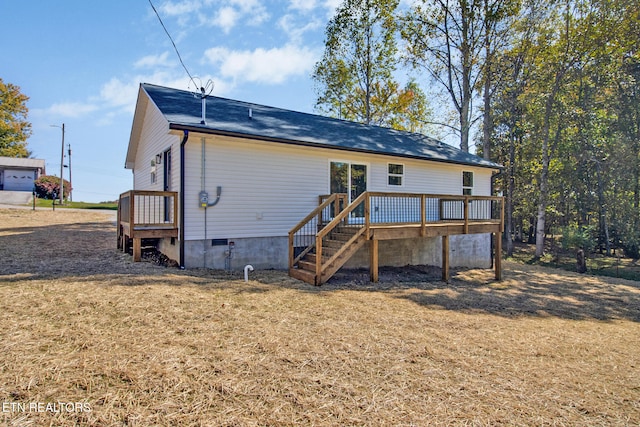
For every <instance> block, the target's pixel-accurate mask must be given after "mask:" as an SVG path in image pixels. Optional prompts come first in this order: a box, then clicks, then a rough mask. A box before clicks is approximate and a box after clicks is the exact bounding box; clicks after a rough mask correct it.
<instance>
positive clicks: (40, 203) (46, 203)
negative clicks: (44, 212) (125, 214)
mask: <svg viewBox="0 0 640 427" xmlns="http://www.w3.org/2000/svg"><path fill="white" fill-rule="evenodd" d="M58 202H59V201H58V200H56V201H55V204H56V209H107V210H118V202H117V201H116V202H100V203H89V202H70V201H66V202H65V203H64V205H59V204H58ZM36 207H37V208H49V209H51V210H53V201H52V200H46V199H36Z"/></svg>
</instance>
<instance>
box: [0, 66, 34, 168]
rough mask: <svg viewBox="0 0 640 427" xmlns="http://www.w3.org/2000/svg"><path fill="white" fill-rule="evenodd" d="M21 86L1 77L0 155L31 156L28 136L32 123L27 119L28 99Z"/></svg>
mask: <svg viewBox="0 0 640 427" xmlns="http://www.w3.org/2000/svg"><path fill="white" fill-rule="evenodd" d="M28 99H29V98H28V97H27V96H26V95H24V94H22V93H21V92H20V88H19V87H18V86H16V85H13V84H11V83H5V82H4V81H3V80H2V79H1V78H0V156H5V157H29V156H30V155H31V153H30V152H29V150H27V138H28V137H29V136H30V135H31V123H29V122H28V121H27V113H28V111H29V110H28V108H27V105H26V103H27V100H28Z"/></svg>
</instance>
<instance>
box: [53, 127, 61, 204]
mask: <svg viewBox="0 0 640 427" xmlns="http://www.w3.org/2000/svg"><path fill="white" fill-rule="evenodd" d="M51 126H52V127H55V128H60V129H62V149H61V151H60V204H62V202H63V198H64V176H63V172H64V123H63V124H62V127H60V126H58V125H51Z"/></svg>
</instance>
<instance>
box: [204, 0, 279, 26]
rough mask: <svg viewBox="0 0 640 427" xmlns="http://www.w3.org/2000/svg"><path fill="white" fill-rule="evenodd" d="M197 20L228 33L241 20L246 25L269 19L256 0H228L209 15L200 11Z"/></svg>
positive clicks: (262, 6) (257, 23)
mask: <svg viewBox="0 0 640 427" xmlns="http://www.w3.org/2000/svg"><path fill="white" fill-rule="evenodd" d="M206 3H207V4H209V3H211V1H207V2H206ZM211 16H212V17H211ZM198 20H199V23H200V24H201V25H209V26H215V27H220V28H221V29H222V30H223V31H224V32H225V33H229V32H230V31H231V30H232V29H233V28H234V27H236V26H237V25H238V24H239V23H240V22H241V21H244V22H245V24H246V25H252V26H257V25H260V24H262V23H264V22H266V21H268V20H269V13H268V11H267V8H266V7H265V6H264V5H262V3H261V2H260V1H258V0H230V1H227V2H225V5H224V6H222V7H220V8H218V9H217V10H215V11H214V12H213V13H212V14H211V13H209V16H207V15H206V14H205V13H203V12H202V11H201V14H200V16H199V18H198Z"/></svg>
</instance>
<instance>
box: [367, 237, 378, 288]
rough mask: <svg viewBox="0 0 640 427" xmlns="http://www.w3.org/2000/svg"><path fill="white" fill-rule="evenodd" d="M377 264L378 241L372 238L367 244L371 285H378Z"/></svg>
mask: <svg viewBox="0 0 640 427" xmlns="http://www.w3.org/2000/svg"><path fill="white" fill-rule="evenodd" d="M378 262H379V258H378V239H375V238H373V239H371V243H370V244H369V270H370V273H371V281H372V282H373V283H378Z"/></svg>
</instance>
